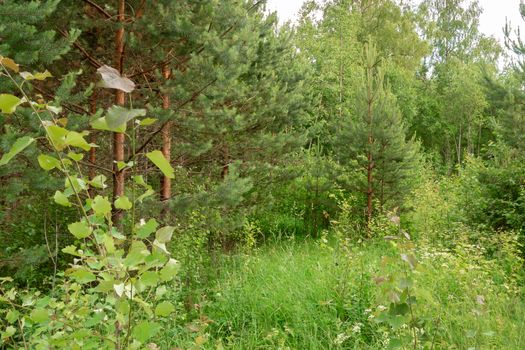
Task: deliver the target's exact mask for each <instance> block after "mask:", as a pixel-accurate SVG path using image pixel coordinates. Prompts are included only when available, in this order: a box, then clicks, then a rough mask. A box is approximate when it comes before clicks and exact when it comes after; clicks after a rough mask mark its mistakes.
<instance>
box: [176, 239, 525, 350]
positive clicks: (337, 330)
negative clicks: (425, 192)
mask: <svg viewBox="0 0 525 350" xmlns="http://www.w3.org/2000/svg"><path fill="white" fill-rule="evenodd" d="M468 254H470V253H469V252H461V253H458V254H454V253H451V252H437V251H435V250H434V249H431V248H424V249H421V250H420V252H419V255H420V261H421V265H420V267H419V268H418V269H417V270H416V271H415V272H414V279H415V284H414V293H415V295H417V297H418V300H419V301H418V304H417V305H416V307H415V312H416V313H417V314H418V316H421V317H422V318H423V319H425V320H426V322H427V324H428V325H429V326H428V328H426V329H421V333H424V332H425V331H426V332H429V333H432V334H430V336H428V334H427V339H431V341H429V342H427V348H429V349H430V348H433V349H509V350H510V349H516V350H521V349H525V303H524V301H523V299H522V298H521V297H520V294H519V286H517V285H515V284H512V282H509V280H508V279H506V278H505V277H504V276H503V277H501V278H499V277H497V276H496V275H498V274H501V273H502V272H501V271H496V270H494V274H490V269H497V264H495V263H489V262H487V263H486V264H485V263H483V262H481V260H479V259H480V257H479V256H477V255H476V256H474V257H472V256H470V255H468ZM385 255H388V256H390V257H391V258H392V260H394V261H395V258H396V256H397V252H396V251H395V250H394V248H392V247H391V246H390V245H389V244H386V243H384V242H381V243H370V244H367V245H364V246H360V247H355V248H353V249H350V250H349V251H341V250H339V249H338V248H337V247H334V245H328V246H327V245H325V244H320V243H319V242H313V241H306V242H293V241H292V242H286V243H280V244H274V245H271V246H268V247H266V248H263V249H260V250H258V251H256V252H255V253H253V254H250V255H239V256H236V257H229V258H226V259H227V260H228V261H229V262H228V263H227V264H226V266H227V268H226V271H225V272H224V273H223V274H222V276H221V277H220V278H219V279H218V280H217V281H216V283H215V285H214V286H213V287H212V288H211V289H210V290H209V291H208V293H207V295H205V296H203V298H202V301H201V302H202V304H201V305H200V309H199V310H198V317H196V318H195V319H194V320H193V321H191V322H190V320H187V322H188V325H187V326H186V327H182V328H178V331H177V332H172V333H171V334H170V339H169V341H167V343H169V344H170V345H171V346H178V347H181V348H204V349H221V348H228V349H388V348H390V347H391V346H392V343H390V339H391V338H392V337H393V336H394V335H397V334H398V333H399V332H401V333H402V332H403V330H402V329H401V330H399V331H393V330H392V329H390V328H389V327H387V326H386V325H384V324H382V323H379V322H376V317H377V315H378V313H379V312H380V311H381V310H382V308H383V305H385V296H384V295H382V294H381V292H380V288H379V287H378V286H377V285H376V283H375V282H374V277H376V276H378V275H379V274H380V273H384V272H385V271H384V270H385V267H384V266H383V267H382V260H383V257H384V256H385ZM402 268H403V267H402V262H401V263H399V264H397V263H395V262H394V263H393V264H391V265H389V266H387V267H386V269H387V270H388V271H389V272H391V273H396V271H398V272H399V271H401V270H402ZM495 276H496V277H495ZM509 283H510V284H512V285H509ZM386 305H387V306H388V304H386ZM174 329H176V328H174ZM396 332H397V333H396ZM389 343H390V345H389ZM408 344H412V343H411V342H409V341H407V342H406V343H405V345H403V346H405V347H404V348H406V349H409V348H411V347H409V345H408ZM419 344H420V345H418V346H421V349H423V346H424V345H425V343H424V342H420V343H419ZM401 348H403V347H401Z"/></svg>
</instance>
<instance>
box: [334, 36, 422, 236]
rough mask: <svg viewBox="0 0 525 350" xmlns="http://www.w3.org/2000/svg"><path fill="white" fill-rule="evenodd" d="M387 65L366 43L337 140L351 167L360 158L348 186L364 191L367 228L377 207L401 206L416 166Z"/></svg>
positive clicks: (414, 150)
mask: <svg viewBox="0 0 525 350" xmlns="http://www.w3.org/2000/svg"><path fill="white" fill-rule="evenodd" d="M383 64H384V63H382V61H381V59H380V58H379V57H378V52H377V48H376V46H375V45H374V44H373V43H370V44H366V45H365V47H364V58H363V68H362V70H363V75H362V83H361V86H360V88H359V93H358V94H357V96H356V99H355V101H354V102H353V105H354V108H353V110H352V114H351V116H350V117H349V118H347V119H346V120H344V121H342V122H341V124H339V125H340V130H341V131H340V132H339V133H338V134H337V140H336V145H337V148H336V149H337V158H339V160H340V161H341V162H342V163H343V164H346V165H347V166H350V167H352V166H354V165H353V164H354V162H357V164H356V166H357V167H358V169H362V175H361V176H360V177H358V178H357V179H355V180H354V182H352V183H351V184H350V186H351V189H352V190H354V191H358V192H361V193H363V194H365V197H366V199H365V202H366V205H365V207H366V209H365V213H366V222H367V225H368V227H370V225H371V223H372V220H373V217H374V215H373V213H374V210H375V208H376V207H379V208H380V209H381V210H383V209H392V208H394V207H397V206H401V205H402V199H403V196H405V195H406V194H407V191H408V190H409V188H410V187H409V186H407V185H408V184H409V181H410V175H411V174H412V171H413V169H414V167H415V166H416V164H417V163H416V162H417V158H416V153H417V146H416V143H415V142H414V140H407V137H406V132H405V126H404V124H403V121H402V119H401V114H400V112H399V109H398V107H397V105H396V99H395V97H394V95H393V94H392V93H391V92H390V90H389V86H388V84H387V83H386V82H385V77H384V71H383V69H384V68H383ZM369 234H370V231H369Z"/></svg>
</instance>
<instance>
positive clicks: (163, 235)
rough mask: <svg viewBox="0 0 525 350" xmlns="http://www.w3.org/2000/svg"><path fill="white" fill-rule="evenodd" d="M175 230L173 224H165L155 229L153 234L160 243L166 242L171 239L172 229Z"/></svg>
mask: <svg viewBox="0 0 525 350" xmlns="http://www.w3.org/2000/svg"><path fill="white" fill-rule="evenodd" d="M174 230H175V227H173V226H166V227H163V228H161V229H159V230H158V231H157V233H156V234H155V238H156V239H157V241H159V242H160V243H168V242H169V241H170V240H171V236H172V235H173V231H174Z"/></svg>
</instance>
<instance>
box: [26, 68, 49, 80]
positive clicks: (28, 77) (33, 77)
mask: <svg viewBox="0 0 525 350" xmlns="http://www.w3.org/2000/svg"><path fill="white" fill-rule="evenodd" d="M20 76H21V77H22V78H24V79H25V80H28V81H29V80H45V79H46V78H51V77H52V76H53V75H52V74H51V73H49V71H48V70H46V71H45V72H42V73H34V74H31V73H29V72H21V73H20Z"/></svg>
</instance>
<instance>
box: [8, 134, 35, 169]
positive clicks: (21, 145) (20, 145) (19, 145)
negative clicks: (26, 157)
mask: <svg viewBox="0 0 525 350" xmlns="http://www.w3.org/2000/svg"><path fill="white" fill-rule="evenodd" d="M34 141H35V139H34V138H32V137H29V136H24V137H21V138H19V139H18V140H16V142H15V143H14V144H13V146H12V147H11V149H10V150H9V152H7V153H6V154H4V155H3V156H2V158H1V159H0V166H2V165H6V164H7V163H9V161H10V160H11V159H12V158H13V157H14V156H16V155H17V154H18V153H20V152H22V151H23V150H24V149H25V148H26V147H27V146H29V145H30V144H32V143H33V142H34Z"/></svg>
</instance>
